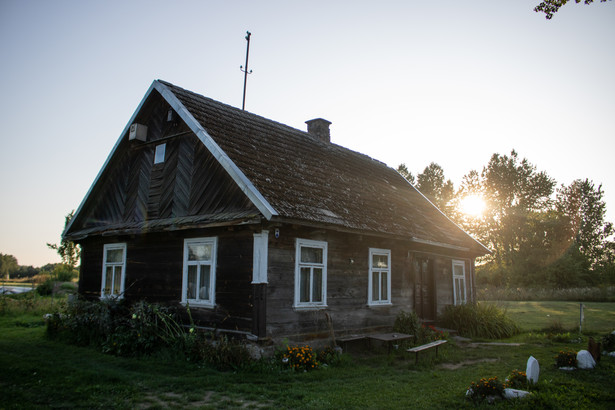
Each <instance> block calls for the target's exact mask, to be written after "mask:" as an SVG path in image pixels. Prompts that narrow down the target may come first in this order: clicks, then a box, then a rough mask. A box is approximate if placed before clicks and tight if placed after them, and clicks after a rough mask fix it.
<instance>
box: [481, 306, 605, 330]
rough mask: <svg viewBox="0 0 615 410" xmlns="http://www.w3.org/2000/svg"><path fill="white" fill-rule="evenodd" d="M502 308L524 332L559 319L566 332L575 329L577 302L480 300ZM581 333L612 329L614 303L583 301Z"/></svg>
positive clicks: (577, 321)
mask: <svg viewBox="0 0 615 410" xmlns="http://www.w3.org/2000/svg"><path fill="white" fill-rule="evenodd" d="M482 303H491V304H495V305H497V306H499V307H501V308H502V309H505V310H506V312H507V314H508V316H509V317H510V318H511V319H513V320H514V321H515V322H517V324H518V325H519V326H520V327H521V330H522V331H524V332H527V331H537V330H542V329H546V328H549V327H551V326H553V325H554V324H555V323H557V322H559V323H560V324H561V325H562V327H563V328H564V329H566V330H568V331H572V330H578V329H579V303H577V302H544V301H543V302H536V301H528V302H510V301H502V302H482ZM583 305H584V316H585V320H584V322H583V332H584V333H586V332H587V333H606V332H609V333H610V332H612V331H613V330H615V303H606V302H588V303H584V304H583Z"/></svg>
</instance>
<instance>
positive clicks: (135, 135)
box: [128, 123, 147, 141]
mask: <svg viewBox="0 0 615 410" xmlns="http://www.w3.org/2000/svg"><path fill="white" fill-rule="evenodd" d="M128 140H129V141H133V140H139V141H146V140H147V126H145V125H143V124H136V123H135V124H132V125H131V126H130V133H129V134H128Z"/></svg>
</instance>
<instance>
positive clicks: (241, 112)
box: [157, 79, 393, 169]
mask: <svg viewBox="0 0 615 410" xmlns="http://www.w3.org/2000/svg"><path fill="white" fill-rule="evenodd" d="M157 81H159V82H160V83H162V84H164V85H166V86H167V87H170V88H172V89H176V90H180V91H181V92H184V93H186V94H189V95H192V96H194V97H196V98H199V99H203V100H205V101H208V102H209V103H212V104H214V105H218V106H222V107H224V108H225V109H229V110H232V111H234V112H235V113H236V114H238V115H243V116H247V117H250V119H252V120H257V121H260V122H262V123H266V124H270V125H272V126H277V127H280V128H282V129H284V130H286V131H292V132H294V133H298V134H300V135H301V136H302V137H307V138H308V141H310V142H315V143H317V144H318V145H322V146H323V147H328V148H333V149H338V150H340V151H342V152H344V153H348V154H352V155H356V156H358V157H361V158H363V159H366V160H370V161H373V162H376V163H377V164H379V165H382V166H384V167H386V168H390V169H393V168H391V167H390V166H388V165H387V164H386V163H385V162H383V161H380V160H379V159H376V158H374V157H371V156H369V155H367V154H364V153H362V152H359V151H356V150H353V149H350V148H348V147H345V146H343V145H340V144H337V143H335V142H329V143H325V142H322V141H320V140H319V139H318V138H315V137H314V136H313V135H312V134H310V133H308V132H307V131H306V130H301V129H299V128H295V127H292V126H290V125H288V124H284V123H282V122H280V121H276V120H273V119H271V118H267V117H264V116H262V115H259V114H256V113H253V112H251V111H246V110H242V109H241V108H238V107H235V106H233V105H230V104H227V103H224V102H221V101H218V100H215V99H213V98H211V97H207V96H205V95H203V94H199V93H197V92H194V91H191V90H188V89H185V88H183V87H180V86H178V85H175V84H173V83H170V82H168V81H165V80H161V79H158V80H157Z"/></svg>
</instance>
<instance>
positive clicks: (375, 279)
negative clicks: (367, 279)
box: [372, 272, 380, 301]
mask: <svg viewBox="0 0 615 410" xmlns="http://www.w3.org/2000/svg"><path fill="white" fill-rule="evenodd" d="M379 285H380V272H372V300H374V301H376V300H380V286H379Z"/></svg>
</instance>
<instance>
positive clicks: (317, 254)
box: [301, 246, 322, 263]
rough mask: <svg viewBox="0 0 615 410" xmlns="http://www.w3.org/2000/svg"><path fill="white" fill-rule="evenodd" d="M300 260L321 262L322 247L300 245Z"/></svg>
mask: <svg viewBox="0 0 615 410" xmlns="http://www.w3.org/2000/svg"><path fill="white" fill-rule="evenodd" d="M301 262H303V263H322V249H321V248H309V247H307V246H302V247H301Z"/></svg>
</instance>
